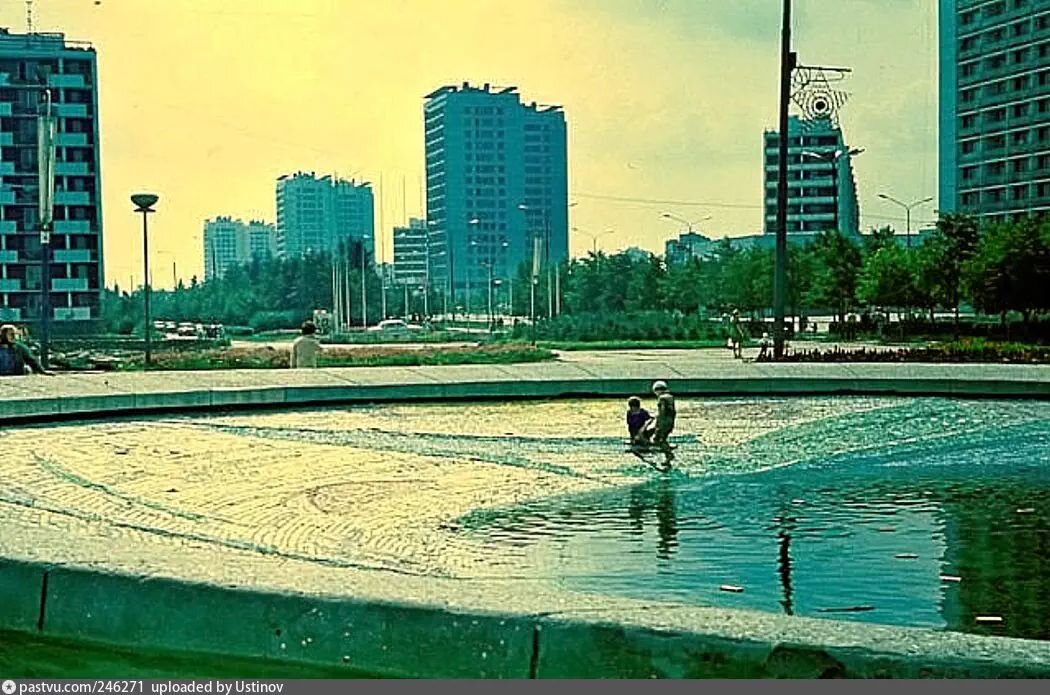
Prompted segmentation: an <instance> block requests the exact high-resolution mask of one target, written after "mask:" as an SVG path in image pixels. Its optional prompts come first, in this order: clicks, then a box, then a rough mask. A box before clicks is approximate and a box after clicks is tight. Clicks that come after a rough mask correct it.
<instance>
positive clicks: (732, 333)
mask: <svg viewBox="0 0 1050 695" xmlns="http://www.w3.org/2000/svg"><path fill="white" fill-rule="evenodd" d="M729 338H730V340H732V342H733V357H734V358H736V359H741V358H743V356H744V326H743V324H742V323H740V310H739V309H734V310H733V318H732V320H731V321H730V324H729Z"/></svg>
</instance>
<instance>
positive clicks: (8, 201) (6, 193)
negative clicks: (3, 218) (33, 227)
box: [0, 189, 15, 205]
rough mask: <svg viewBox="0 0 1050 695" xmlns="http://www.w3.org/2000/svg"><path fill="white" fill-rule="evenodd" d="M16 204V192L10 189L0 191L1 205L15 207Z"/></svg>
mask: <svg viewBox="0 0 1050 695" xmlns="http://www.w3.org/2000/svg"><path fill="white" fill-rule="evenodd" d="M14 204H15V192H14V191H12V190H10V189H8V190H4V189H0V205H14Z"/></svg>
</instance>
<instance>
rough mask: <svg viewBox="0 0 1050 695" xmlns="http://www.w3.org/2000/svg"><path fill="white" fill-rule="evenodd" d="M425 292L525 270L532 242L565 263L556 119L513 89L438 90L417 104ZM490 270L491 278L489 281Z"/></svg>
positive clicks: (561, 133)
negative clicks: (422, 150) (423, 178)
mask: <svg viewBox="0 0 1050 695" xmlns="http://www.w3.org/2000/svg"><path fill="white" fill-rule="evenodd" d="M423 118H424V142H425V146H426V174H427V222H428V223H429V230H430V252H431V285H436V283H437V282H439V280H438V278H441V280H440V282H442V283H446V284H448V285H449V286H450V287H452V288H455V289H457V290H458V289H460V288H476V289H478V290H480V289H481V288H483V287H485V284H486V283H487V281H488V278H489V277H494V278H506V277H508V276H510V275H513V274H515V273H516V272H517V269H518V266H519V265H520V264H521V263H523V262H525V261H531V259H532V256H533V248H534V243H533V241H532V240H533V239H536V238H538V239H540V242H539V248H540V253H541V254H542V256H543V257H544V258H546V259H549V260H550V261H553V262H557V261H560V260H562V259H565V258H566V257H568V255H569V231H568V226H569V225H568V160H567V152H566V148H567V144H566V130H565V114H564V112H563V111H562V110H561V108H560V107H558V106H538V105H537V104H536V103H535V102H533V103H531V104H523V103H522V101H521V98H520V96H519V95H518V93H517V91H516V89H515V88H514V87H506V88H501V89H494V88H493V87H491V86H490V85H488V84H486V85H484V86H482V87H472V86H470V85H469V84H467V83H464V84H463V85H461V86H446V87H441V88H440V89H437V90H435V91H433V92H431V93H430V94H428V95H427V96H426V101H425V104H424V106H423ZM490 270H491V275H490Z"/></svg>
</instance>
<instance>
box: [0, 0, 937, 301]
mask: <svg viewBox="0 0 1050 695" xmlns="http://www.w3.org/2000/svg"><path fill="white" fill-rule="evenodd" d="M795 6H796V10H795V21H794V32H795V48H796V50H797V51H798V52H799V57H800V61H801V62H802V63H804V64H809V65H814V64H815V65H829V66H846V67H850V68H852V70H853V72H852V73H851V75H850V77H849V79H848V81H846V82H845V83H844V85H845V89H847V91H849V92H850V93H851V97H850V101H849V102H848V103H847V104H846V106H845V107H844V108H843V109H842V112H841V124H842V127H843V131H844V134H845V137H846V140H847V143H848V144H849V145H850V146H852V147H863V148H865V149H866V151H865V153H864V154H862V155H861V156H859V157H858V158H857V159H856V160H855V163H854V166H855V171H856V175H857V179H858V187H859V192H860V204H861V224H862V226H863V227H864V228H867V227H870V226H882V225H885V224H893V225H897V226H900V227H903V215H902V212H901V211H900V210H899V209H897V208H895V207H893V206H892V205H891V204H889V203H886V202H885V201H883V200H880V199H879V198H878V197H877V194H878V193H888V194H890V195H892V196H894V197H896V198H899V199H902V200H908V201H910V200H918V199H920V198H923V197H926V196H928V195H935V193H936V187H937V142H936V138H937V128H936V123H937V114H936V108H937V95H936V89H937V55H936V54H937V33H936V2H935V0H795ZM779 22H780V2H779V0H517V1H510V0H100V1H98V2H96V0H35V2H34V23H35V27H36V29H37V30H39V31H61V32H64V33H65V34H66V35H67V37H68V38H70V39H76V40H85V41H90V42H91V43H92V44H93V45H94V46H95V48H96V50H97V53H98V66H99V67H98V70H99V83H100V87H99V102H100V103H99V116H100V123H101V146H102V189H103V220H104V227H103V229H104V235H105V242H104V243H105V264H106V276H107V284H109V285H113V284H114V283H119V284H121V285H124V286H126V285H127V283H129V282H131V281H135V282H136V283H137V282H141V278H142V271H141V264H142V248H141V227H140V224H141V223H140V220H139V219H137V218H136V216H135V215H134V214H133V212H132V206H131V203H130V202H129V200H128V196H129V195H130V194H131V193H134V192H137V191H140V190H144V191H151V192H155V193H157V194H158V195H160V202H159V203H158V206H157V210H158V213H157V214H156V215H154V216H152V217H151V219H150V235H151V263H152V264H153V265H154V268H155V270H154V272H153V275H154V284H155V285H157V286H158V287H164V286H170V285H171V284H172V281H173V277H174V276H175V275H177V276H178V277H180V278H185V279H188V278H189V277H191V276H192V275H194V274H196V275H201V274H202V268H203V254H202V250H201V233H202V231H201V230H202V227H203V221H204V220H205V219H207V218H210V217H214V216H217V215H232V216H234V217H241V218H243V219H245V220H247V219H249V218H261V219H265V220H268V221H273V220H274V219H275V215H276V211H275V201H274V186H275V180H276V178H277V177H278V176H280V175H282V174H285V173H291V172H295V171H315V172H317V173H318V174H319V175H320V174H324V173H336V174H338V175H340V176H343V177H346V178H350V177H356V178H358V179H364V180H368V181H371V182H372V183H373V186H374V187H375V188H376V190H377V205H376V221H377V230H382V232H383V234H382V235H381V238H380V239H379V240H378V241H377V249H378V250H379V251H380V256H381V259H389V258H390V257H391V240H390V239H391V236H390V229H391V227H392V226H393V225H395V224H401V223H403V222H404V221H405V220H406V218H407V217H413V216H415V217H419V216H421V213H422V194H421V192H422V171H423V127H422V106H423V97H424V95H426V94H427V93H429V92H431V91H433V90H434V89H435V88H437V87H439V86H441V85H445V84H458V83H461V82H464V81H470V82H472V83H474V84H483V83H485V82H489V83H492V84H494V85H500V86H506V85H515V86H517V87H518V88H519V91H520V92H521V94H522V96H523V99H524V100H526V101H537V102H539V103H541V104H560V105H562V106H563V107H564V109H565V113H566V118H567V121H568V128H569V190H570V200H571V201H573V202H575V203H576V205H574V206H573V207H572V209H571V216H570V225H571V226H572V227H576V228H578V229H580V230H583V231H581V232H578V233H572V232H570V245H571V251H572V252H573V253H574V254H579V253H583V252H585V251H586V250H588V249H590V248H591V245H592V241H593V240H592V237H591V236H587V234H595V233H604V232H605V231H606V230H612V231H611V232H610V233H608V234H602V235H601V236H600V238H599V243H600V245H601V247H602V248H603V249H605V250H615V249H619V248H624V247H627V246H638V247H641V248H644V249H648V250H651V251H655V252H662V251H663V244H664V241H665V240H666V239H667V238H668V237H671V236H674V235H676V234H677V233H679V232H681V231H682V229H681V228H680V227H681V225H678V224H676V223H673V222H672V221H670V220H668V219H665V218H663V217H662V216H661V214H662V213H664V212H671V213H673V214H675V215H678V216H681V217H683V218H685V219H687V220H699V219H702V218H706V217H708V216H709V217H710V219H709V220H706V221H704V222H702V223H700V224H698V225H697V229H698V230H699V231H701V232H702V233H704V234H707V235H708V236H712V237H722V236H740V235H744V234H752V233H757V232H759V231H760V230H761V228H762V133H763V131H764V130H765V129H767V128H772V127H775V125H776V119H777V98H778V93H777V89H778V82H777V80H778V69H779ZM0 26H7V27H11V28H12V30H15V31H24V30H25V28H26V8H25V3H24V2H23V1H22V0H0ZM380 184H381V185H380ZM380 194H381V195H380ZM624 198H627V199H635V200H629V201H625V200H622V199H624ZM380 200H381V204H380ZM650 201H651V202H650ZM933 214H934V213H933V211H932V209H931V208H930V207H927V208H923V209H921V210H920V211H918V212H916V213H915V214H914V220H915V221H917V222H920V223H921V222H922V221H924V220H929V219H932V217H933ZM173 265H174V268H173ZM160 269H163V270H160Z"/></svg>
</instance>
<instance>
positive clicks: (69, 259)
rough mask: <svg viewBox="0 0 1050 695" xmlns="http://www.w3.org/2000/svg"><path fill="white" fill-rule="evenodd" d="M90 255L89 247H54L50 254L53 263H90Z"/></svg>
mask: <svg viewBox="0 0 1050 695" xmlns="http://www.w3.org/2000/svg"><path fill="white" fill-rule="evenodd" d="M0 253H3V252H2V251H0ZM91 255H92V254H91V249H56V250H55V252H54V254H52V256H53V257H54V260H55V263H91V262H93V261H94V259H93V258H92V257H91Z"/></svg>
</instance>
